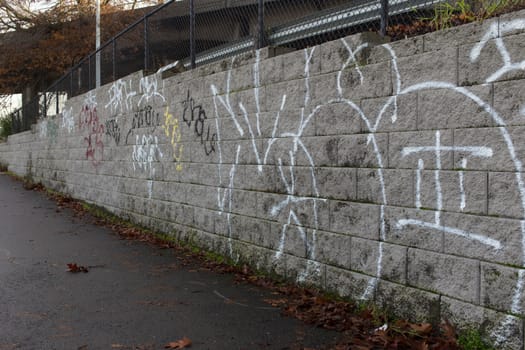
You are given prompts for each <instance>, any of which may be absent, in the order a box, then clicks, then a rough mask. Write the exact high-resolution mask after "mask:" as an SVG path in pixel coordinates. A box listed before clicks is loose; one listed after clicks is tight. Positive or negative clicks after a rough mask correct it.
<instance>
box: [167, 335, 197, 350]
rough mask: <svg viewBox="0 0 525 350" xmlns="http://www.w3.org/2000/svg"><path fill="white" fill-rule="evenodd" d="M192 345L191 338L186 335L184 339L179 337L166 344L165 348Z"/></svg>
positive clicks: (179, 347)
mask: <svg viewBox="0 0 525 350" xmlns="http://www.w3.org/2000/svg"><path fill="white" fill-rule="evenodd" d="M190 346H191V340H190V338H188V337H184V338H182V339H179V340H177V341H174V342H171V343H168V344H166V345H165V346H164V348H165V349H182V348H187V347H190Z"/></svg>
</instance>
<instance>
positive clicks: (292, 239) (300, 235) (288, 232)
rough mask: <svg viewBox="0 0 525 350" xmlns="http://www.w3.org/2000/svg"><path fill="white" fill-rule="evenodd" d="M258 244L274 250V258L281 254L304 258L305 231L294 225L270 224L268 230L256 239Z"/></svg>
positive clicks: (305, 245) (306, 241)
mask: <svg viewBox="0 0 525 350" xmlns="http://www.w3.org/2000/svg"><path fill="white" fill-rule="evenodd" d="M256 242H257V243H258V244H260V245H262V246H264V247H266V248H270V249H272V250H275V258H276V259H280V258H281V257H282V255H283V254H289V255H294V256H298V257H302V258H305V257H306V253H307V244H308V237H307V229H306V228H304V227H300V226H295V225H286V224H279V223H271V228H270V230H269V231H268V232H267V233H265V234H264V235H261V236H260V237H258V240H257V241H256Z"/></svg>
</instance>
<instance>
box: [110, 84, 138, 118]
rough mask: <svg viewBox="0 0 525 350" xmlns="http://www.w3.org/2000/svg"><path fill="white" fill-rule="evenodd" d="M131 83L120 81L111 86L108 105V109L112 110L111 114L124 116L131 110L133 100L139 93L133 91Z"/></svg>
mask: <svg viewBox="0 0 525 350" xmlns="http://www.w3.org/2000/svg"><path fill="white" fill-rule="evenodd" d="M131 84H132V82H131V81H125V80H123V79H119V80H117V81H115V82H114V83H113V84H111V87H110V88H109V91H108V97H109V101H108V103H107V104H106V106H105V107H106V109H108V108H109V109H110V111H111V113H112V114H113V115H114V114H123V113H126V112H128V111H130V110H131V107H132V99H133V97H134V96H136V95H137V92H136V91H134V90H133V89H132V86H131Z"/></svg>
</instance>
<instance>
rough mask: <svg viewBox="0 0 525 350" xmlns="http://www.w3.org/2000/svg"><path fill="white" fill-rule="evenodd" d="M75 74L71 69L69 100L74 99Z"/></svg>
mask: <svg viewBox="0 0 525 350" xmlns="http://www.w3.org/2000/svg"><path fill="white" fill-rule="evenodd" d="M73 72H74V70H73V69H71V71H70V72H69V97H68V98H71V97H73Z"/></svg>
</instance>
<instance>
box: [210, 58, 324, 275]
mask: <svg viewBox="0 0 525 350" xmlns="http://www.w3.org/2000/svg"><path fill="white" fill-rule="evenodd" d="M314 50H315V49H312V50H305V51H304V54H305V76H306V79H305V84H306V85H305V88H306V93H305V98H304V104H303V107H302V108H301V112H300V113H301V116H300V117H301V118H300V123H299V125H297V129H295V130H290V131H287V132H283V133H281V134H280V135H278V128H279V119H280V116H281V113H282V112H283V110H284V109H285V106H286V94H283V95H282V96H281V103H280V108H279V110H278V111H277V112H276V113H275V116H274V118H273V121H274V122H273V129H272V135H271V138H270V139H268V141H267V143H266V146H265V147H263V148H262V149H259V146H258V142H257V139H258V138H260V137H261V135H262V133H261V122H260V111H261V106H260V100H261V98H260V52H259V51H257V52H256V60H255V63H254V65H253V77H254V86H255V87H254V89H253V92H254V98H255V107H256V111H255V113H254V114H255V123H254V122H253V121H251V120H250V113H249V112H248V111H247V109H246V108H245V106H244V104H243V103H242V101H241V102H239V105H238V108H239V111H240V113H237V112H236V106H232V104H231V100H230V93H231V89H230V85H231V68H230V70H229V71H228V75H227V80H226V89H225V91H226V92H225V94H224V96H220V95H219V94H218V89H217V87H216V86H215V85H212V86H211V91H212V93H213V97H214V106H215V114H216V116H219V106H221V107H222V108H224V109H225V110H226V112H227V113H228V115H229V116H230V118H231V120H232V121H233V123H234V125H235V128H236V130H237V132H238V133H239V135H240V136H244V135H245V134H248V135H249V139H250V140H251V148H252V152H253V154H254V156H255V159H256V162H257V169H258V172H259V174H260V175H263V172H264V171H263V170H264V168H263V166H264V165H266V164H267V161H268V157H269V155H270V152H271V150H272V147H273V146H274V145H275V143H276V142H283V143H284V142H288V143H289V145H288V146H287V147H289V151H288V152H285V155H283V156H278V157H277V161H278V164H279V176H280V179H281V181H282V183H283V185H284V187H285V189H286V194H287V195H286V198H285V199H284V200H283V201H281V202H280V203H278V204H276V205H274V206H273V207H272V208H271V209H270V213H269V214H270V215H272V216H273V217H275V216H277V215H280V214H281V213H284V212H285V211H286V214H285V217H286V218H287V219H286V223H284V224H283V226H282V230H281V237H280V242H279V248H278V250H277V252H276V254H275V258H276V259H279V258H280V257H281V255H282V253H283V252H284V244H285V240H286V237H287V231H288V228H289V227H290V226H291V225H295V228H296V229H297V231H298V234H299V237H300V238H301V239H302V241H303V242H304V244H305V246H306V251H307V257H308V259H309V263H308V266H307V271H305V272H304V273H301V274H299V276H298V279H299V280H302V279H305V278H306V277H307V276H308V275H309V274H310V273H311V272H315V273H317V274H319V273H320V271H319V269H318V266H319V264H318V263H317V262H315V256H316V252H315V249H316V244H315V241H316V232H317V229H318V225H319V222H318V208H317V205H318V202H319V201H325V199H321V198H318V197H319V191H318V190H317V180H316V177H315V171H314V166H315V165H314V162H313V159H312V156H311V155H310V153H309V151H308V149H307V148H306V146H305V144H304V143H303V142H302V140H301V137H302V135H303V133H304V130H305V129H306V127H307V126H308V124H309V122H310V121H311V117H310V118H305V114H306V113H307V112H306V110H307V108H308V107H309V101H310V89H309V81H310V71H309V69H310V62H311V59H312V56H313V53H314ZM233 63H234V60H232V63H231V67H233ZM238 114H240V115H241V116H242V117H243V120H242V121H243V122H244V123H242V122H241V121H240V120H239V119H238V118H237V115H238ZM253 124H255V127H254V126H253ZM216 126H217V130H219V127H218V124H217V125H216ZM217 137H218V139H217V144H218V154H219V165H218V167H219V182H220V183H221V187H223V189H219V190H218V198H217V200H218V207H219V210H220V212H221V215H222V213H223V212H224V211H225V209H226V210H227V211H226V216H227V218H226V219H227V222H228V230H229V250H230V254H231V253H232V246H231V220H230V213H231V206H232V200H233V197H232V195H233V183H234V177H235V169H236V167H237V165H238V161H239V153H240V151H241V145H238V146H237V154H236V157H235V163H234V164H233V165H232V167H231V171H230V178H229V184H228V186H227V187H226V186H224V185H222V184H223V182H222V148H221V136H220V131H218V133H217ZM290 141H291V142H290ZM298 152H302V153H303V154H304V155H305V156H306V158H307V159H308V162H309V168H310V176H311V183H312V187H313V189H312V192H314V194H315V195H314V197H304V196H299V195H298V194H297V193H298V191H297V188H296V180H295V179H296V175H295V163H296V158H297V154H298ZM285 160H286V161H287V162H289V166H288V175H286V171H285V167H286V166H285V165H283V163H284V161H285ZM225 201H227V205H226V203H225ZM305 203H308V204H309V205H311V208H310V210H311V213H312V214H311V215H312V216H313V221H314V222H313V226H314V229H313V230H312V237H311V239H308V237H307V234H306V228H305V225H304V224H303V223H302V222H301V220H300V219H299V215H298V214H297V209H295V206H297V205H302V206H303V207H304V206H305ZM226 206H227V208H226Z"/></svg>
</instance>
